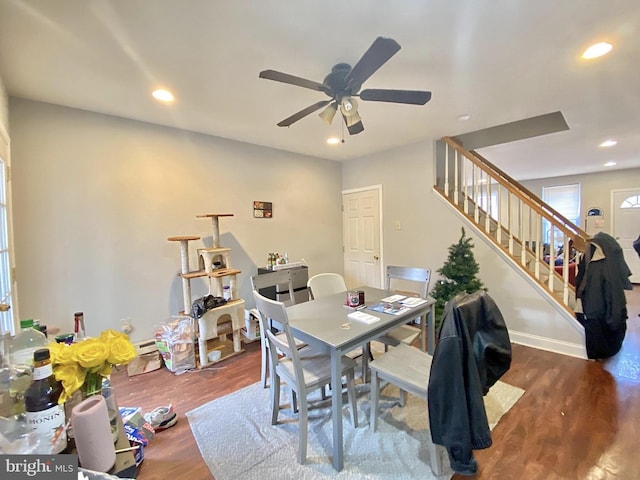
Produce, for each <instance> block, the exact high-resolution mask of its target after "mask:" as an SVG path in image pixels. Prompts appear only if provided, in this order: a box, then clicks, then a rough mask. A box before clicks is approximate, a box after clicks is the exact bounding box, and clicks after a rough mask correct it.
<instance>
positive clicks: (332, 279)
mask: <svg viewBox="0 0 640 480" xmlns="http://www.w3.org/2000/svg"><path fill="white" fill-rule="evenodd" d="M307 287H309V290H310V291H311V297H312V298H322V297H326V296H329V295H334V294H336V293H341V292H346V291H347V284H346V283H345V281H344V278H343V277H342V275H340V274H338V273H319V274H317V275H314V276H313V277H311V278H310V279H309V280H308V281H307Z"/></svg>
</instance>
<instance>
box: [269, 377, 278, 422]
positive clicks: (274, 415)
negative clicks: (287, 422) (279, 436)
mask: <svg viewBox="0 0 640 480" xmlns="http://www.w3.org/2000/svg"><path fill="white" fill-rule="evenodd" d="M270 390H271V425H276V424H277V423H278V412H279V410H280V377H279V376H278V375H276V376H275V378H272V379H271V388H270Z"/></svg>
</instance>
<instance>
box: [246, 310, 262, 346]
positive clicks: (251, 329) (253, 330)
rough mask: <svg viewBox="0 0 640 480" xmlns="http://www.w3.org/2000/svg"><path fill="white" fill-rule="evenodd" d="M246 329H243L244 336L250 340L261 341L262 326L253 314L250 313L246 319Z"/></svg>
mask: <svg viewBox="0 0 640 480" xmlns="http://www.w3.org/2000/svg"><path fill="white" fill-rule="evenodd" d="M244 324H245V325H244V327H242V328H241V331H242V335H244V337H245V338H246V339H247V340H249V341H252V342H253V341H254V340H259V339H260V325H259V324H258V319H257V318H256V317H255V316H254V314H253V313H250V314H249V315H248V316H246V317H245V319H244Z"/></svg>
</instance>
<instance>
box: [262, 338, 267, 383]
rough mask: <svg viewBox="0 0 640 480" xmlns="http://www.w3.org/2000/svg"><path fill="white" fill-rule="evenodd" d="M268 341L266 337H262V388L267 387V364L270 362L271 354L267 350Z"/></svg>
mask: <svg viewBox="0 0 640 480" xmlns="http://www.w3.org/2000/svg"><path fill="white" fill-rule="evenodd" d="M266 342H267V340H266V339H264V338H261V339H260V354H261V356H262V366H261V367H260V382H262V388H267V364H268V363H269V355H268V352H267V344H266Z"/></svg>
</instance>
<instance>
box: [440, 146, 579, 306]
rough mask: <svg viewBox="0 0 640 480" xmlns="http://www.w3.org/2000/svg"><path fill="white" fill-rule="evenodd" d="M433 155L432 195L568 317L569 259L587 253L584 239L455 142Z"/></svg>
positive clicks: (549, 209)
mask: <svg viewBox="0 0 640 480" xmlns="http://www.w3.org/2000/svg"><path fill="white" fill-rule="evenodd" d="M436 151H438V152H441V154H438V156H437V159H436V165H437V167H436V168H437V172H436V179H437V181H436V182H437V184H436V185H435V186H434V189H435V190H436V191H438V192H439V193H440V194H441V195H442V196H443V197H444V198H445V199H446V200H447V201H449V202H450V203H451V204H452V205H453V206H454V207H455V208H456V209H457V210H459V211H460V213H461V214H462V215H464V216H465V217H466V218H467V219H468V220H469V221H471V222H472V223H474V224H475V225H476V226H477V228H478V229H479V230H480V231H482V232H483V233H484V234H485V235H486V236H487V237H488V238H490V239H491V240H492V241H493V242H494V243H495V244H496V245H497V246H498V247H499V248H501V249H502V251H504V252H505V253H506V254H508V255H509V256H510V257H511V258H512V259H513V260H514V262H516V263H517V264H518V265H519V266H520V267H521V268H522V269H523V270H524V271H526V272H527V273H528V274H529V275H530V276H531V277H532V278H534V279H535V280H536V281H537V282H538V283H539V284H540V285H541V286H543V288H545V289H547V290H548V291H549V292H550V293H551V294H552V295H553V296H554V297H555V298H556V300H558V301H559V302H560V303H561V304H562V305H563V306H565V307H566V308H567V309H568V310H570V311H573V302H574V300H575V287H574V286H573V285H572V281H573V277H572V276H571V275H570V269H574V270H573V272H574V273H575V265H572V261H573V260H574V258H573V257H574V254H575V252H578V251H584V249H585V248H586V244H587V241H588V235H587V233H586V232H584V231H583V230H581V229H580V228H579V227H578V226H576V225H574V224H573V223H571V222H570V221H569V220H567V219H566V218H565V217H564V216H562V215H561V214H560V213H558V212H557V211H555V210H554V209H553V208H552V207H551V206H549V205H547V204H545V203H544V202H543V201H542V200H541V199H540V198H538V197H537V196H536V195H535V194H533V193H531V192H530V191H529V190H527V189H526V188H525V187H524V186H522V185H520V184H519V183H518V182H516V181H515V180H513V179H512V178H511V177H509V176H508V175H507V174H505V173H504V172H503V171H501V170H500V169H499V168H497V167H495V166H494V165H492V164H491V163H490V162H489V161H487V160H486V159H485V158H483V157H482V156H480V155H479V154H477V153H476V152H472V151H467V150H465V149H464V148H463V147H462V146H461V145H460V144H458V143H457V142H456V141H455V140H454V139H452V138H450V137H445V138H443V139H442V143H441V145H440V148H439V149H437V150H436ZM556 263H557V264H558V265H557V266H556ZM564 265H570V267H569V268H564V267H563V266H564Z"/></svg>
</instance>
